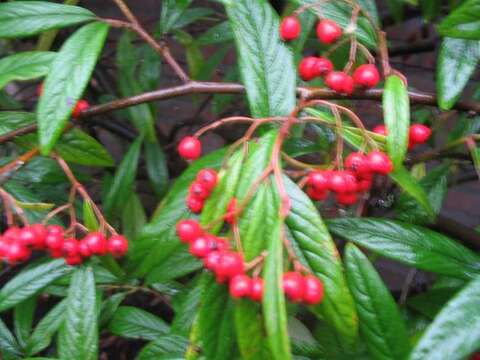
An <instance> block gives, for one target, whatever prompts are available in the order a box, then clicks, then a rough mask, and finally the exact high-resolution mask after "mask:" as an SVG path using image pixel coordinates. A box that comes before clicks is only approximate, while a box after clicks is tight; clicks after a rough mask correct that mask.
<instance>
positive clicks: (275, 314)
mask: <svg viewBox="0 0 480 360" xmlns="http://www.w3.org/2000/svg"><path fill="white" fill-rule="evenodd" d="M282 226H284V224H283V221H282V220H281V219H280V217H279V216H277V217H276V218H275V222H274V224H273V226H272V227H271V228H270V234H268V241H269V243H270V244H269V246H268V256H267V257H266V259H265V264H264V269H263V279H264V280H265V285H264V295H263V302H262V305H263V316H264V321H265V331H266V333H267V340H268V343H269V345H270V351H271V354H272V359H275V360H288V359H292V355H291V352H290V341H289V338H288V331H287V308H286V304H285V295H284V293H283V290H282V275H283V266H284V265H283V244H282V239H281V231H282Z"/></svg>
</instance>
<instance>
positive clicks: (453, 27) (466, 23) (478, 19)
mask: <svg viewBox="0 0 480 360" xmlns="http://www.w3.org/2000/svg"><path fill="white" fill-rule="evenodd" d="M438 31H439V32H440V34H441V35H443V36H449V37H454V38H461V39H471V40H480V1H478V0H466V1H465V2H463V3H462V5H460V6H459V7H458V8H456V9H455V10H454V11H452V12H451V13H450V14H449V15H448V16H447V17H446V18H445V19H444V20H443V21H442V22H441V23H440V26H439V27H438Z"/></svg>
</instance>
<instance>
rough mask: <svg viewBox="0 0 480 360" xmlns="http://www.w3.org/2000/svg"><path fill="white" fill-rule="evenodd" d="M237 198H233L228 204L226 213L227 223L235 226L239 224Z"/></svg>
mask: <svg viewBox="0 0 480 360" xmlns="http://www.w3.org/2000/svg"><path fill="white" fill-rule="evenodd" d="M236 212H237V198H232V199H231V200H230V202H229V203H228V207H227V212H226V213H225V216H224V219H225V222H227V223H229V224H231V225H233V224H235V223H236V222H237V214H236Z"/></svg>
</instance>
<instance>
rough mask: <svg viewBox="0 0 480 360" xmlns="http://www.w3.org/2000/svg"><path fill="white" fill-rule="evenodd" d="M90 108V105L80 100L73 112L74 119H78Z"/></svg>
mask: <svg viewBox="0 0 480 360" xmlns="http://www.w3.org/2000/svg"><path fill="white" fill-rule="evenodd" d="M89 107H90V104H89V103H88V101H86V100H78V102H77V103H76V105H75V107H74V108H73V111H72V118H74V119H76V118H78V117H79V116H80V114H81V113H82V111H85V110H87V109H88V108H89Z"/></svg>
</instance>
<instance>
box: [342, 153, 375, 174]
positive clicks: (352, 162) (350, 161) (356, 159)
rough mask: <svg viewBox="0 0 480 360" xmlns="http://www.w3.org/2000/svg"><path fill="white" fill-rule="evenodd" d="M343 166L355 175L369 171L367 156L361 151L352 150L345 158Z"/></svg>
mask: <svg viewBox="0 0 480 360" xmlns="http://www.w3.org/2000/svg"><path fill="white" fill-rule="evenodd" d="M345 167H346V168H347V169H349V170H351V171H353V172H354V173H355V174H357V175H363V174H367V173H370V166H369V162H368V160H367V157H366V156H365V154H364V153H361V152H352V153H350V154H349V155H348V156H347V158H346V159H345Z"/></svg>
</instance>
